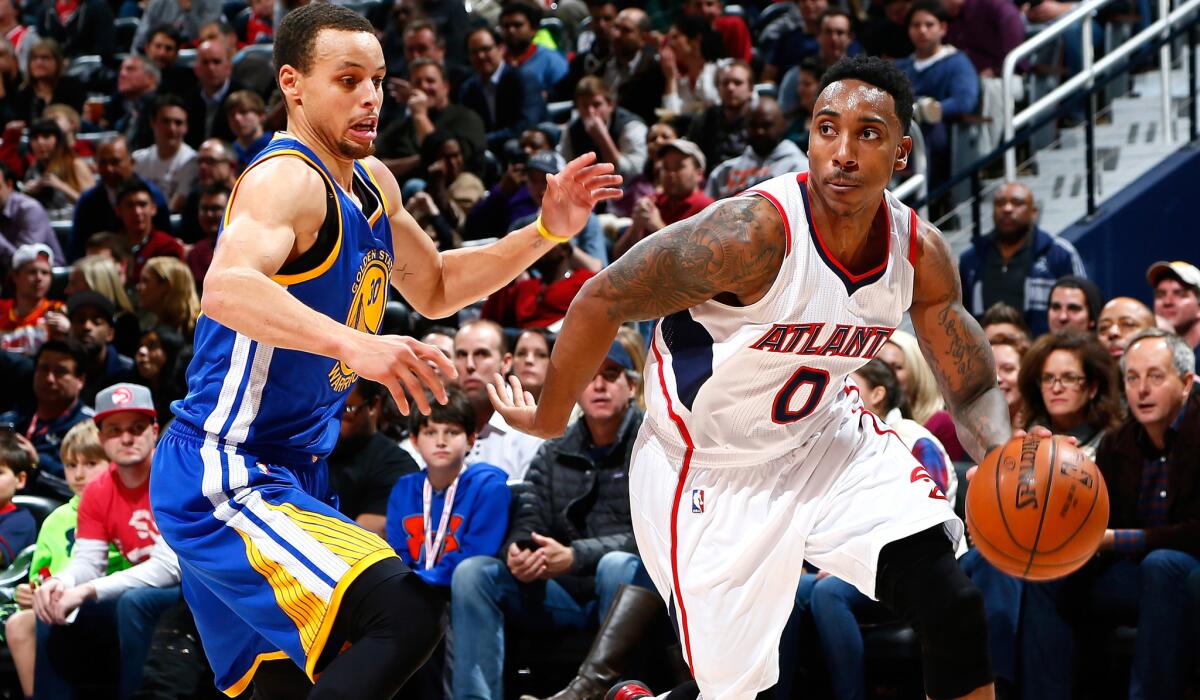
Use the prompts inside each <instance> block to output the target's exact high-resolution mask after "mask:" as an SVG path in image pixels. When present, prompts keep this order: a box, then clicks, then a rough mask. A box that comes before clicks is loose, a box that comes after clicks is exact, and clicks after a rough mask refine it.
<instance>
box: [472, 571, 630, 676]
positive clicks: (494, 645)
mask: <svg viewBox="0 0 1200 700" xmlns="http://www.w3.org/2000/svg"><path fill="white" fill-rule="evenodd" d="M639 570H641V571H642V572H644V569H643V568H642V566H641V561H640V560H639V559H638V558H637V556H636V555H634V554H629V553H626V552H609V553H608V554H606V555H604V557H603V558H601V559H600V563H599V564H598V565H597V567H596V589H595V590H596V599H595V600H592V601H589V602H587V603H579V602H578V601H576V600H575V599H574V598H572V597H571V594H569V593H568V592H567V591H566V589H565V588H563V587H562V586H561V585H559V584H558V583H557V582H555V581H553V580H550V581H544V582H543V581H538V582H535V583H528V584H526V583H521V582H519V581H517V580H516V579H515V578H513V575H512V574H511V573H510V572H509V570H508V566H507V565H506V564H505V563H504V562H503V561H501V560H499V559H497V558H495V557H471V558H470V559H466V560H464V561H463V562H461V563H460V564H459V565H458V567H457V568H456V569H455V570H454V578H453V580H452V582H451V585H450V591H451V593H450V625H451V628H452V630H453V632H454V660H453V662H452V663H453V669H454V670H453V677H454V680H453V686H454V698H455V700H467V699H470V700H481V699H485V700H501V699H502V698H503V697H504V688H503V684H504V683H503V682H504V620H505V619H506V618H509V619H516V620H520V621H521V623H522V624H523V625H525V626H528V627H533V628H540V629H547V630H556V629H584V628H586V627H590V626H593V625H596V624H598V622H599V621H600V620H602V619H603V618H604V615H605V613H607V612H608V606H609V605H611V604H612V599H613V596H614V595H616V592H617V589H619V588H620V587H621V586H622V585H623V584H628V583H633V582H634V581H635V579H640V580H644V578H645V575H644V573H643V574H642V575H641V576H640V577H639V573H638V572H639Z"/></svg>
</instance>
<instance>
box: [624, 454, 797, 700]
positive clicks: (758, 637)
mask: <svg viewBox="0 0 1200 700" xmlns="http://www.w3.org/2000/svg"><path fill="white" fill-rule="evenodd" d="M683 472H684V469H683V465H682V464H678V463H672V461H671V460H669V459H668V458H667V457H666V455H665V454H664V453H663V451H662V449H661V447H659V445H658V442H657V440H656V438H654V437H653V435H649V434H647V433H645V432H643V433H642V435H641V436H639V440H638V444H637V446H635V448H634V460H633V465H632V467H631V469H630V506H631V512H632V515H633V525H634V534H635V535H636V537H637V542H638V550H639V552H640V553H641V555H642V557H643V563H644V564H645V566H646V569H647V570H648V571H649V573H650V576H651V578H652V579H653V580H654V583H655V586H656V587H657V588H658V590H659V592H660V593H661V594H662V595H663V597H664V599H665V600H666V601H667V607H668V610H669V611H670V614H671V617H672V621H673V622H674V623H675V627H676V632H677V634H678V636H679V639H680V640H681V642H682V644H683V648H684V658H685V659H686V660H687V661H688V666H689V668H690V669H691V672H692V675H693V677H694V678H695V680H696V683H697V684H698V686H699V688H700V692H701V694H702V695H703V697H708V698H722V700H725V699H727V698H728V699H731V700H752V699H753V698H755V697H756V696H757V695H758V693H759V692H760V691H763V690H766V689H768V688H770V687H771V686H773V685H775V682H776V680H777V678H778V663H779V657H778V649H779V639H780V636H781V634H782V632H783V628H784V626H785V625H786V623H787V620H788V617H789V615H790V613H791V611H792V608H793V605H794V601H795V594H796V587H797V584H798V582H799V580H800V574H801V567H802V562H803V558H804V555H803V543H804V527H805V523H806V522H807V520H806V515H805V513H804V512H803V508H800V507H798V503H800V502H801V501H802V498H803V493H804V483H805V480H806V478H807V472H806V470H805V467H804V466H803V465H796V464H795V463H794V461H779V463H775V464H765V465H762V466H756V467H752V468H739V469H697V468H692V467H689V468H688V469H687V470H686V473H683Z"/></svg>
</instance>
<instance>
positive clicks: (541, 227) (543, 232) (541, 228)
mask: <svg viewBox="0 0 1200 700" xmlns="http://www.w3.org/2000/svg"><path fill="white" fill-rule="evenodd" d="M534 223H536V224H537V230H538V234H539V235H540V236H541V237H542V238H545V239H546V240H548V241H550V242H551V243H566V242H567V241H569V240H571V239H570V237H568V236H556V235H554V234H553V233H550V231H549V229H547V228H546V225H545V224H543V223H542V216H541V214H539V215H538V218H537V221H536V222H534Z"/></svg>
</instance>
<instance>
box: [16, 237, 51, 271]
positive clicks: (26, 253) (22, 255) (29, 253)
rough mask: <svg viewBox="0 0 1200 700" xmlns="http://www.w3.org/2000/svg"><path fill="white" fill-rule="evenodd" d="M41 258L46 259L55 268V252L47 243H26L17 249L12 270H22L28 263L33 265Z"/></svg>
mask: <svg viewBox="0 0 1200 700" xmlns="http://www.w3.org/2000/svg"><path fill="white" fill-rule="evenodd" d="M39 257H45V258H46V262H47V263H49V264H50V267H54V251H52V250H50V246H48V245H46V244H45V243H26V244H25V245H23V246H21V247H19V248H17V250H16V252H14V253H13V256H12V269H13V270H20V269H21V268H22V267H23V266H24V265H25V264H26V263H31V262H33V261H34V260H37V259H38V258H39Z"/></svg>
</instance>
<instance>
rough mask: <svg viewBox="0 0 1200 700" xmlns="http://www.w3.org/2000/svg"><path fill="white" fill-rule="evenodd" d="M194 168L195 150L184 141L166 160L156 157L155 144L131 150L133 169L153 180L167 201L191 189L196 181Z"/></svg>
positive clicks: (156, 148)
mask: <svg viewBox="0 0 1200 700" xmlns="http://www.w3.org/2000/svg"><path fill="white" fill-rule="evenodd" d="M196 169H197V163H196V151H195V149H193V148H192V147H191V146H189V145H187V144H186V143H185V144H181V145H180V146H179V150H178V151H176V152H175V155H174V156H172V157H171V158H168V159H166V160H163V159H162V158H159V157H158V147H157V146H147V147H146V148H139V149H138V150H136V151H134V152H133V171H134V172H135V173H137V174H138V175H140V176H141V177H143V178H145V179H147V180H149V181H150V182H153V183H154V185H155V186H156V187H158V189H160V190H162V193H163V196H164V197H166V198H167V201H168V202H169V201H171V198H172V197H174V196H175V195H176V194H185V195H186V194H187V193H189V192H191V191H192V186H193V185H194V184H195V183H196Z"/></svg>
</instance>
